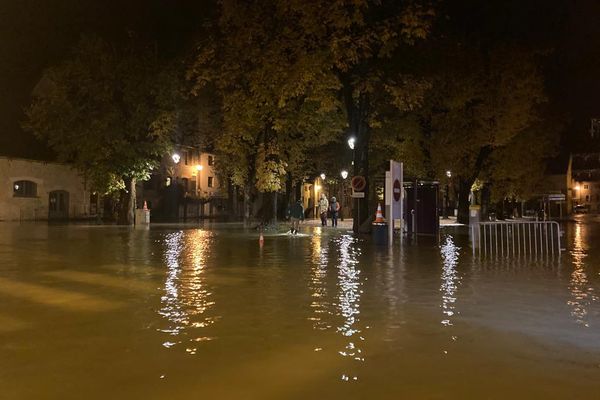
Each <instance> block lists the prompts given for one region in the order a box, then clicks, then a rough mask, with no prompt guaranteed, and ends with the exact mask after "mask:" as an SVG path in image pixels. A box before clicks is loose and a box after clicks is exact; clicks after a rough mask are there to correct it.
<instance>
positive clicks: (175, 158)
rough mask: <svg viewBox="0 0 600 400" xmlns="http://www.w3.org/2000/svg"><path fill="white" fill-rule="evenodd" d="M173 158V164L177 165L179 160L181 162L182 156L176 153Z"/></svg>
mask: <svg viewBox="0 0 600 400" xmlns="http://www.w3.org/2000/svg"><path fill="white" fill-rule="evenodd" d="M171 158H172V159H173V162H174V163H175V164H179V160H181V156H180V155H179V154H177V153H174V154H173V155H172V156H171Z"/></svg>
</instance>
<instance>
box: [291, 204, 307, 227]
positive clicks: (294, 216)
mask: <svg viewBox="0 0 600 400" xmlns="http://www.w3.org/2000/svg"><path fill="white" fill-rule="evenodd" d="M290 220H291V221H292V229H291V233H292V234H294V235H295V234H297V233H298V228H299V227H300V221H304V207H302V200H298V201H297V202H296V203H294V204H293V205H292V206H291V207H290Z"/></svg>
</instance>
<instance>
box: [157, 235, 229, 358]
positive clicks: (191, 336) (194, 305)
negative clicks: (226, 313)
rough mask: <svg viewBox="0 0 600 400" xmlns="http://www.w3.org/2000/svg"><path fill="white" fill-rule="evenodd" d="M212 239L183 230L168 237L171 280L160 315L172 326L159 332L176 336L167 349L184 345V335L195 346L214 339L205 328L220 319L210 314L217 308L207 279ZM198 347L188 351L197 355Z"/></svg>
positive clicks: (166, 288)
mask: <svg viewBox="0 0 600 400" xmlns="http://www.w3.org/2000/svg"><path fill="white" fill-rule="evenodd" d="M212 239H213V234H212V233H211V232H210V231H205V230H200V229H198V230H193V231H186V233H185V234H184V232H183V231H179V232H174V233H171V234H168V235H167V236H166V238H165V244H166V251H165V261H166V264H167V278H166V281H165V294H164V295H163V296H162V298H161V301H162V308H161V309H160V311H159V314H160V315H162V316H163V317H164V318H166V320H167V321H168V323H169V325H168V327H166V328H164V329H159V330H160V331H161V332H165V333H168V334H169V335H171V336H172V338H171V339H170V340H168V341H165V342H164V343H163V345H164V346H165V347H172V346H174V345H176V344H178V343H182V339H181V337H180V336H183V335H184V334H185V337H186V339H187V340H188V341H189V342H192V343H196V342H201V341H206V340H211V339H212V338H211V337H210V336H207V335H206V334H204V333H203V328H206V327H208V326H210V325H212V324H213V323H214V322H215V321H216V320H217V319H218V317H213V316H208V315H206V312H207V311H208V310H209V309H210V308H212V306H214V302H213V301H212V300H211V297H212V293H211V292H210V290H209V288H208V287H207V283H206V277H205V266H206V259H207V257H208V252H209V249H210V247H211V243H212ZM176 338H177V339H179V340H177V339H176ZM194 346H195V345H189V346H188V347H187V348H186V352H188V353H189V354H195V353H196V350H197V348H196V347H194Z"/></svg>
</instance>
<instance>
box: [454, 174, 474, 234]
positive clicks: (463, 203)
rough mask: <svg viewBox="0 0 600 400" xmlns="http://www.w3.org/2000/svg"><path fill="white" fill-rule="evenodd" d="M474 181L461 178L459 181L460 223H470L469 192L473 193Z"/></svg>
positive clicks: (458, 218)
mask: <svg viewBox="0 0 600 400" xmlns="http://www.w3.org/2000/svg"><path fill="white" fill-rule="evenodd" d="M471 186H473V182H469V181H467V180H464V179H460V180H459V183H458V213H457V217H456V221H457V222H458V223H459V224H466V225H468V224H469V206H470V203H469V194H470V193H471Z"/></svg>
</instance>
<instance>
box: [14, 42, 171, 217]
mask: <svg viewBox="0 0 600 400" xmlns="http://www.w3.org/2000/svg"><path fill="white" fill-rule="evenodd" d="M130 39H131V40H130V43H129V45H128V46H127V47H125V48H124V49H117V48H114V47H112V46H110V45H109V44H108V43H107V42H105V41H104V40H102V39H101V38H99V37H96V36H86V37H82V39H81V40H80V42H79V43H78V45H77V46H76V47H75V49H74V51H73V55H72V57H71V58H69V59H68V60H66V61H64V62H62V63H60V64H58V65H56V66H54V67H50V68H48V69H47V70H46V71H45V73H44V75H43V78H42V81H41V83H40V85H39V87H38V89H37V93H36V95H35V98H34V100H33V102H32V104H31V105H30V107H29V108H28V109H27V112H26V114H27V121H26V124H25V126H26V128H27V129H29V130H31V131H32V132H33V133H34V134H35V135H37V136H38V137H40V138H42V139H44V140H46V141H47V142H48V144H49V145H50V147H51V148H52V149H53V150H54V151H55V152H56V153H57V155H58V157H59V158H60V159H61V160H63V161H66V162H70V163H72V164H74V166H75V167H77V168H78V169H79V170H81V171H83V172H84V173H85V175H86V176H87V177H88V179H89V180H90V182H91V185H92V187H93V188H94V189H95V190H97V191H100V192H104V193H108V192H112V191H117V190H121V191H123V190H125V189H126V190H127V191H130V190H131V188H132V187H134V184H135V181H136V180H140V179H141V180H145V179H148V177H149V174H150V172H151V170H152V169H153V168H154V167H156V166H157V164H158V161H159V160H160V158H161V157H162V156H163V155H164V154H165V152H166V151H167V150H168V149H169V147H170V145H171V139H172V135H173V133H174V132H175V130H176V128H177V126H178V119H179V115H178V108H177V106H178V105H179V104H180V103H181V101H180V99H181V97H180V95H179V94H180V88H179V87H178V81H177V74H176V70H175V69H174V68H169V67H167V66H165V65H164V64H162V63H161V62H160V60H159V59H158V57H157V55H156V54H155V53H154V52H153V51H151V49H149V48H145V47H140V46H137V45H136V43H135V40H134V39H133V38H130ZM132 182H133V186H132ZM126 183H127V185H126ZM126 186H127V187H126ZM130 206H133V202H132V201H130ZM131 208H132V207H129V211H130V212H129V214H131Z"/></svg>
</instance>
